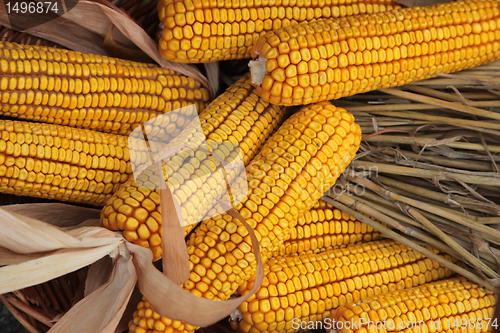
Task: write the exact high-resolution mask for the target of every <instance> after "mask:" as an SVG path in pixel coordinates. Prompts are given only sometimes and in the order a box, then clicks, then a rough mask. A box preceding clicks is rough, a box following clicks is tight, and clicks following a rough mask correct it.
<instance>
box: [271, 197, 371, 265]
mask: <svg viewBox="0 0 500 333" xmlns="http://www.w3.org/2000/svg"><path fill="white" fill-rule="evenodd" d="M379 238H380V233H378V232H376V231H374V230H373V228H371V227H369V226H368V225H366V224H364V223H363V222H360V221H357V220H356V219H355V218H354V217H352V216H350V215H349V214H347V213H345V212H342V211H340V210H338V209H334V208H333V207H332V206H331V205H329V204H328V203H326V202H324V201H321V200H320V201H319V202H318V203H317V204H316V205H314V207H313V209H311V210H310V211H308V212H306V213H305V214H304V216H303V217H302V218H300V219H299V221H298V223H297V226H296V227H295V228H293V229H291V230H290V239H288V240H286V241H285V242H284V243H283V245H281V246H280V249H279V251H277V252H276V253H273V257H275V256H277V255H280V256H282V255H285V254H292V253H300V254H308V253H318V252H323V251H326V250H331V249H334V248H338V247H340V246H342V245H348V244H355V243H358V242H361V241H365V242H369V241H373V240H377V239H379Z"/></svg>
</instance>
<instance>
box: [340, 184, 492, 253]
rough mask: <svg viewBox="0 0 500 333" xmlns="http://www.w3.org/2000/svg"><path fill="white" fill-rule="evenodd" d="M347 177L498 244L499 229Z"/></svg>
mask: <svg viewBox="0 0 500 333" xmlns="http://www.w3.org/2000/svg"><path fill="white" fill-rule="evenodd" d="M348 179H349V180H350V181H352V182H355V183H358V184H361V185H363V186H365V187H366V188H368V189H370V190H372V191H374V192H376V193H380V194H382V195H384V196H386V197H388V198H391V199H393V200H397V201H400V202H402V203H405V204H407V205H410V206H413V207H417V208H420V209H422V210H424V211H427V212H429V213H432V214H436V215H438V216H441V217H444V218H446V219H449V220H451V221H455V222H457V223H459V224H462V225H464V226H466V227H468V228H471V229H474V230H477V231H480V232H483V233H488V234H490V235H491V236H492V237H493V238H494V240H495V243H497V244H500V231H499V230H496V229H493V228H490V227H488V226H485V225H482V224H479V223H477V222H475V221H473V220H471V219H470V218H467V217H464V216H462V215H460V214H458V213H456V212H452V211H449V210H447V209H443V208H441V207H438V206H435V205H430V204H428V203H425V202H421V201H417V200H414V199H410V198H407V197H404V196H401V195H399V194H397V193H394V192H391V191H388V190H386V189H383V188H382V187H380V186H379V185H376V184H374V183H372V182H370V181H368V180H367V179H364V178H360V177H356V176H353V177H350V176H348Z"/></svg>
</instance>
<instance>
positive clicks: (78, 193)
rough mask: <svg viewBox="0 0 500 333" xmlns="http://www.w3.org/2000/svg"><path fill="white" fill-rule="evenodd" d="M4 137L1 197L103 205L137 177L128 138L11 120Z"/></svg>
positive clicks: (0, 140) (2, 128) (1, 127)
mask: <svg viewBox="0 0 500 333" xmlns="http://www.w3.org/2000/svg"><path fill="white" fill-rule="evenodd" d="M0 135H1V137H0V192H1V193H9V194H15V195H23V196H31V197H40V198H47V199H55V200H62V201H70V202H78V203H85V204H89V205H98V206H99V205H103V204H104V202H105V201H106V200H107V199H108V198H110V197H111V196H112V194H113V193H114V192H115V191H117V190H118V187H119V186H120V185H121V184H123V183H124V182H125V181H126V180H127V179H128V177H129V175H130V174H131V173H132V168H131V165H130V162H129V160H130V157H129V151H128V138H127V137H124V136H120V135H115V134H107V133H101V132H97V131H91V130H83V129H75V128H71V127H68V126H60V125H49V124H38V123H30V122H24V121H11V120H0ZM143 162H146V160H145V159H144V160H141V156H140V154H139V157H138V163H139V164H140V163H143Z"/></svg>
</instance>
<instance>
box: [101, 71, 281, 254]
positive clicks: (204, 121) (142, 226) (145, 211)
mask: <svg viewBox="0 0 500 333" xmlns="http://www.w3.org/2000/svg"><path fill="white" fill-rule="evenodd" d="M285 114H286V110H285V109H284V108H281V107H278V106H274V105H269V103H266V102H262V100H261V99H260V98H259V97H258V96H257V94H255V92H254V88H253V87H252V85H251V84H250V80H249V75H245V76H244V77H243V78H241V79H240V80H238V81H237V82H236V83H235V84H233V85H232V86H231V87H229V88H228V89H227V90H226V92H225V93H223V94H222V95H220V96H219V97H217V98H216V99H215V100H214V101H213V102H212V103H211V104H210V105H209V106H208V107H207V108H206V109H205V110H204V111H203V112H202V113H201V114H200V115H199V118H200V122H201V125H202V128H203V134H204V136H205V138H207V139H208V142H210V141H215V142H220V141H222V140H228V141H230V142H232V143H233V144H236V145H238V146H239V147H240V148H241V150H242V153H243V162H244V163H245V165H247V164H248V163H249V161H250V160H251V159H252V158H253V157H254V156H255V155H256V154H257V152H258V150H259V149H260V148H261V147H262V145H263V144H264V142H265V141H266V140H267V138H268V137H269V136H270V135H271V134H272V132H273V131H274V130H275V129H276V128H278V126H279V125H280V124H281V122H282V121H283V119H284V117H285ZM201 162H203V161H201ZM195 163H196V161H195V159H193V160H192V161H191V160H190V161H189V164H188V165H185V166H183V167H182V168H181V169H179V170H177V171H176V172H175V173H170V174H168V179H167V180H168V181H171V179H174V177H178V176H179V175H184V173H185V172H189V174H191V173H192V172H193V170H192V169H196V168H194V167H193V166H194V165H195ZM190 167H191V169H189V168H190ZM182 179H186V183H187V181H188V180H189V177H187V176H184V178H182ZM218 184H220V180H218V181H217V182H214V183H213V185H214V186H217V185H218ZM184 190H185V188H184V187H182V186H181V187H180V188H179V189H178V190H177V191H175V192H174V193H173V194H174V196H177V197H178V198H179V199H182V200H179V202H180V203H181V207H182V209H200V208H199V206H200V205H199V204H198V205H197V204H195V203H194V202H193V201H192V200H193V199H195V197H196V194H199V193H198V192H199V191H201V189H197V190H196V191H194V192H193V195H191V196H190V197H188V196H187V194H186V193H182V192H186V191H184ZM200 193H201V192H200ZM205 208H206V207H205ZM207 210H208V209H207ZM185 213H186V212H185V211H184V212H183V215H184V216H185ZM206 213H207V211H205V210H203V211H201V210H200V215H204V214H206ZM188 222H189V223H191V222H192V221H188ZM101 224H102V225H103V226H104V227H106V228H109V229H111V230H124V233H123V234H124V237H125V238H126V239H127V240H129V241H131V242H134V243H136V244H139V245H142V246H145V247H149V248H151V250H152V251H153V254H154V259H155V260H158V259H160V258H161V255H162V250H161V232H162V229H161V228H159V226H160V224H161V209H160V195H159V192H158V191H155V190H153V191H151V190H145V189H143V188H139V187H138V186H137V184H136V182H135V180H133V179H131V180H129V181H128V182H127V183H126V184H125V185H124V186H122V187H121V188H120V190H119V191H118V192H117V193H116V194H115V195H114V196H113V197H112V198H111V199H110V200H109V201H108V202H107V203H106V206H105V208H104V209H103V210H102V213H101ZM194 226H195V225H194V224H189V225H187V226H186V227H185V232H186V235H187V234H188V233H189V232H190V231H191V230H192V229H193V228H194Z"/></svg>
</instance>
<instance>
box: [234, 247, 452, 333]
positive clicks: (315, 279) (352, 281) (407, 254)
mask: <svg viewBox="0 0 500 333" xmlns="http://www.w3.org/2000/svg"><path fill="white" fill-rule="evenodd" d="M447 257H449V258H450V259H451V256H448V255H447ZM265 274H266V275H265V278H264V282H263V284H262V287H261V288H260V289H259V291H257V292H256V293H255V294H254V295H253V296H251V297H250V298H249V299H248V300H246V301H245V302H243V303H242V304H241V305H240V306H239V311H240V312H241V314H242V318H243V319H242V320H241V321H231V326H233V328H234V329H238V330H239V331H240V332H245V333H246V332H251V333H257V332H280V333H291V332H297V331H298V330H299V329H298V328H297V326H296V325H294V322H295V323H308V322H317V321H323V320H324V319H326V318H328V317H330V315H331V311H332V310H334V309H336V308H337V307H339V306H342V305H345V304H346V303H348V302H359V301H360V300H364V299H366V298H367V297H370V296H373V295H378V294H381V293H385V292H389V291H394V290H401V289H405V288H410V287H413V286H418V285H421V284H424V283H426V282H431V281H435V280H438V279H443V278H445V277H449V276H450V275H451V274H452V272H451V271H450V270H449V269H445V268H444V267H442V266H440V265H439V264H438V263H437V262H435V261H432V260H430V259H426V258H424V257H423V256H422V255H421V254H420V253H418V252H416V251H413V250H411V249H409V248H407V247H406V246H404V245H400V244H398V243H396V242H395V241H392V240H385V241H378V242H370V243H363V244H359V245H350V246H348V247H346V248H344V249H337V250H330V251H326V252H322V253H319V254H308V255H306V254H304V255H288V256H283V257H281V256H280V257H277V258H274V259H271V260H269V261H268V262H267V263H266V265H265ZM254 280H255V277H252V278H251V279H250V280H248V281H247V282H246V283H245V284H243V285H242V286H240V288H238V294H240V295H244V294H246V293H248V291H249V290H250V288H251V287H252V286H253V282H254ZM294 327H295V328H294Z"/></svg>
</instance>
